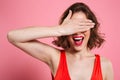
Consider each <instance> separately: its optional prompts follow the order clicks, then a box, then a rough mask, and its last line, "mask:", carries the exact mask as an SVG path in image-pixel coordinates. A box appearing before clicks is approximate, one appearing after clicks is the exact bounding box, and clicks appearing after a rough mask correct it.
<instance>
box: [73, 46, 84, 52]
mask: <svg viewBox="0 0 120 80" xmlns="http://www.w3.org/2000/svg"><path fill="white" fill-rule="evenodd" d="M84 49H85V47H84V46H74V47H72V50H73V51H75V52H80V51H82V50H84Z"/></svg>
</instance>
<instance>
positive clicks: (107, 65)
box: [100, 56, 112, 67]
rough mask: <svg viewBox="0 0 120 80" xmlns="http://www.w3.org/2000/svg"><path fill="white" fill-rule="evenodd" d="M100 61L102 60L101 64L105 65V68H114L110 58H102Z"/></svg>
mask: <svg viewBox="0 0 120 80" xmlns="http://www.w3.org/2000/svg"><path fill="white" fill-rule="evenodd" d="M100 59H101V64H103V65H104V66H106V67H110V66H112V62H111V60H109V59H108V58H106V57H103V56H101V57H100Z"/></svg>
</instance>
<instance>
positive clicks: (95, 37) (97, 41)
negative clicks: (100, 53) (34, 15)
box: [53, 2, 105, 49]
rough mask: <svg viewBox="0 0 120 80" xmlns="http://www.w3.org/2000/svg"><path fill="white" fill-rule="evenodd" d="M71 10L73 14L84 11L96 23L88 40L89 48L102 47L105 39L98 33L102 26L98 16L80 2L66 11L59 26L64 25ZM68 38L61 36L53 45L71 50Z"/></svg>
mask: <svg viewBox="0 0 120 80" xmlns="http://www.w3.org/2000/svg"><path fill="white" fill-rule="evenodd" d="M69 10H71V11H72V14H74V13H76V12H80V11H82V12H84V13H85V14H86V16H87V18H88V19H90V20H92V21H93V22H94V23H95V26H94V28H92V29H91V30H90V38H89V40H88V43H87V47H88V48H89V49H93V48H96V47H100V46H101V45H102V43H103V42H104V41H105V40H104V39H103V36H102V34H101V33H100V32H99V31H98V28H99V26H100V24H99V23H98V21H97V18H96V16H95V15H94V13H93V12H92V11H91V10H90V8H89V7H88V6H87V5H86V4H84V3H79V2H77V3H74V4H73V5H71V6H70V7H69V8H68V9H66V10H65V12H64V13H63V15H62V17H61V19H60V21H59V24H62V22H63V21H64V19H65V18H66V17H67V15H68V13H69ZM67 37H68V36H60V37H58V38H57V40H55V41H53V43H54V44H55V45H57V46H58V47H62V48H64V49H68V48H70V44H69V41H68V39H67Z"/></svg>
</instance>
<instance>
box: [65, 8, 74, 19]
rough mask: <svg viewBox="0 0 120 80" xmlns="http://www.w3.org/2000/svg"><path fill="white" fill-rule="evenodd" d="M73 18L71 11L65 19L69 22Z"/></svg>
mask: <svg viewBox="0 0 120 80" xmlns="http://www.w3.org/2000/svg"><path fill="white" fill-rule="evenodd" d="M71 16H72V11H71V10H69V13H68V15H67V17H66V18H65V20H69V19H70V18H71Z"/></svg>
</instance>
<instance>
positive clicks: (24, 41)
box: [7, 11, 113, 80]
mask: <svg viewBox="0 0 120 80" xmlns="http://www.w3.org/2000/svg"><path fill="white" fill-rule="evenodd" d="M93 27H94V23H93V22H92V21H91V20H88V19H87V18H86V15H85V14H84V13H83V12H77V13H75V14H73V16H72V11H69V14H68V16H67V18H66V19H65V20H64V21H63V23H62V24H61V25H57V26H52V27H47V26H46V27H45V26H44V27H27V28H23V29H17V30H12V31H10V32H9V33H8V35H7V37H8V40H9V42H11V43H12V44H13V45H15V46H16V47H18V48H20V49H21V50H23V51H25V52H26V53H27V54H29V55H31V56H33V57H35V58H37V59H38V60H40V61H43V62H44V63H46V64H47V65H48V66H49V67H50V69H51V72H52V74H53V76H55V75H56V71H57V68H58V64H59V59H60V50H59V49H57V48H54V47H52V46H50V45H48V44H45V43H42V42H40V41H37V39H39V38H45V37H58V36H64V35H68V40H69V42H70V45H71V46H72V47H70V48H69V49H68V50H66V57H67V65H68V71H69V75H70V77H71V80H90V78H91V75H92V71H93V65H94V60H95V55H94V54H92V53H91V52H90V50H89V49H88V48H87V42H88V39H89V36H90V28H93ZM23 34H24V35H23ZM73 35H84V36H85V38H84V41H83V43H82V45H81V46H75V45H74V43H73V39H72V36H73ZM44 49H46V50H44ZM101 66H102V74H103V79H104V80H113V70H112V64H111V62H110V61H109V60H108V59H106V58H104V57H101ZM108 71H109V72H108ZM83 72H84V73H83Z"/></svg>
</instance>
